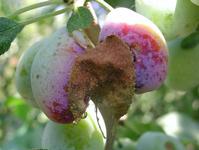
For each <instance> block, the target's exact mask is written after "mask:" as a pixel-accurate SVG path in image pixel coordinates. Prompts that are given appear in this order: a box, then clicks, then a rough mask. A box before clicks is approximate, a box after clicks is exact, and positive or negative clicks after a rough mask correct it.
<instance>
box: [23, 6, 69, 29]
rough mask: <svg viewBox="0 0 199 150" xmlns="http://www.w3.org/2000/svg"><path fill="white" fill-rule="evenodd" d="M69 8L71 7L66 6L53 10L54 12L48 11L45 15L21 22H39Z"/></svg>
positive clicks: (25, 23) (27, 23)
mask: <svg viewBox="0 0 199 150" xmlns="http://www.w3.org/2000/svg"><path fill="white" fill-rule="evenodd" d="M68 9H70V7H66V8H64V9H61V10H58V11H55V12H52V13H48V14H45V15H42V16H39V17H36V18H32V19H29V20H27V21H24V22H21V23H20V24H21V25H24V26H26V25H29V24H31V23H35V22H38V21H40V20H42V19H45V18H48V17H52V16H56V15H60V14H63V13H64V12H66V11H67V10H68Z"/></svg>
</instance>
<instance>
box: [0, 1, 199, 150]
mask: <svg viewBox="0 0 199 150" xmlns="http://www.w3.org/2000/svg"><path fill="white" fill-rule="evenodd" d="M13 1H14V2H13ZM107 1H108V2H110V4H112V5H113V6H128V7H129V8H131V9H133V8H134V0H124V1H120V0H107ZM34 2H35V1H34V0H0V16H6V15H7V14H10V13H12V12H13V9H18V8H21V7H22V6H25V5H28V4H31V3H34ZM37 2H38V1H37ZM13 4H14V5H13ZM53 9H55V8H54V7H53V8H46V9H45V10H42V11H52V10H53ZM42 11H41V10H38V11H37V12H36V14H37V13H38V14H39V13H42ZM33 14H34V15H35V13H33ZM27 17H31V13H30V15H29V16H23V17H22V18H27ZM17 19H18V20H20V19H21V18H17ZM65 20H66V16H63V15H61V17H60V16H57V17H55V18H52V19H47V20H44V21H41V22H38V23H35V24H32V25H30V26H27V27H26V28H25V29H24V30H23V32H22V33H21V34H20V35H19V36H18V38H17V39H16V40H15V41H14V43H12V46H11V48H10V51H9V52H7V53H6V54H4V55H3V56H1V57H0V150H27V149H31V148H41V143H40V142H41V137H42V132H43V128H44V126H45V124H46V122H47V118H46V117H45V116H44V115H43V114H42V113H41V112H40V111H39V110H38V109H35V108H33V107H31V106H29V105H28V104H27V103H25V101H24V100H23V99H22V98H21V97H20V96H19V94H18V93H17V91H16V88H15V81H14V80H15V78H14V77H15V68H16V65H17V62H18V60H19V56H20V55H21V54H22V52H23V51H25V50H26V49H27V48H28V47H29V46H30V45H31V44H33V43H34V42H35V41H38V40H40V39H41V38H42V37H44V36H46V35H49V34H50V33H51V32H52V31H53V30H55V29H56V28H58V27H59V26H64V25H65ZM117 131H118V132H117V140H116V142H115V150H130V149H131V150H133V149H136V144H137V142H138V143H139V141H140V140H142V139H141V137H142V135H144V134H146V132H149V131H150V133H152V134H153V132H154V133H156V132H158V133H163V135H165V136H164V137H167V135H170V136H173V137H175V138H177V139H179V140H180V142H181V143H182V144H183V145H184V146H185V149H186V150H198V149H199V87H195V88H194V89H192V90H190V91H187V92H180V91H175V90H171V89H169V88H168V87H166V86H165V85H163V86H162V87H161V88H160V89H158V90H157V91H153V92H149V93H146V94H142V95H137V96H135V98H134V100H133V103H132V106H131V108H130V109H129V112H128V114H127V116H126V118H125V119H124V120H121V121H120V124H119V126H118V130H117ZM151 140H153V137H151ZM171 142H172V141H171ZM166 150H170V149H169V148H168V149H166ZM172 150H173V149H172Z"/></svg>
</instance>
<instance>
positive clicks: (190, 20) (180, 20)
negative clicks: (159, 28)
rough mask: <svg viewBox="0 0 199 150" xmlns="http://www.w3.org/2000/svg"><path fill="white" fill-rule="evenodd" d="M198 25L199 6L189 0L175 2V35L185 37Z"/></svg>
mask: <svg viewBox="0 0 199 150" xmlns="http://www.w3.org/2000/svg"><path fill="white" fill-rule="evenodd" d="M198 25H199V6H198V5H195V4H194V3H192V2H191V1H190V0H178V1H177V4H176V9H175V14H174V19H173V32H174V33H175V37H186V36H188V35H189V34H191V33H192V32H194V31H195V30H196V29H197V27H198Z"/></svg>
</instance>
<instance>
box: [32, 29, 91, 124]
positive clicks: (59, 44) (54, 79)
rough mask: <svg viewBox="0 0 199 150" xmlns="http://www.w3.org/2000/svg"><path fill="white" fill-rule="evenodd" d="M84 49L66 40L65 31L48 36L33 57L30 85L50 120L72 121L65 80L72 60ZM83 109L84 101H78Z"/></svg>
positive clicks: (68, 38)
mask: <svg viewBox="0 0 199 150" xmlns="http://www.w3.org/2000/svg"><path fill="white" fill-rule="evenodd" d="M82 53H84V49H83V48H82V47H81V46H80V45H79V44H78V43H77V42H76V41H74V39H73V38H72V37H70V36H69V35H68V33H67V31H66V29H65V28H62V29H60V30H58V31H57V32H55V33H54V34H52V35H51V36H50V37H49V38H48V41H47V43H46V46H45V47H42V48H41V49H40V50H39V52H38V53H37V55H36V56H35V58H34V61H33V64H32V68H31V86H32V91H33V95H34V98H35V100H36V102H37V104H38V105H39V107H40V108H41V110H42V111H43V112H44V113H45V114H46V115H47V116H48V118H50V119H51V120H53V121H56V122H59V123H71V122H72V121H74V120H75V119H77V118H74V116H73V113H72V112H71V110H70V108H69V107H70V106H69V99H68V80H69V79H70V73H71V68H72V65H73V63H74V60H75V58H76V57H77V56H78V55H80V54H82ZM82 101H83V102H82V104H84V106H82V107H84V108H85V109H86V107H87V99H86V98H85V99H83V100H82Z"/></svg>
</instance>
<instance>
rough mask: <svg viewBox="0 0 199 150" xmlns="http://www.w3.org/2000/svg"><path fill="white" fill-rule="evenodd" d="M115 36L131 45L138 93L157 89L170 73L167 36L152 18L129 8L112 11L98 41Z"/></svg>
mask: <svg viewBox="0 0 199 150" xmlns="http://www.w3.org/2000/svg"><path fill="white" fill-rule="evenodd" d="M110 35H116V36H118V37H119V38H121V39H122V40H123V41H124V42H125V43H127V44H128V46H129V47H130V49H131V51H132V59H133V60H134V62H135V72H136V85H135V88H136V93H144V92H148V91H152V90H154V89H157V88H158V87H159V86H160V85H161V84H162V83H163V81H164V80H165V77H166V74H167V61H168V60H167V59H168V51H167V46H166V42H165V39H164V37H163V35H162V33H161V32H160V30H159V29H158V28H157V26H156V25H154V24H153V23H152V22H151V21H150V20H148V19H147V18H145V17H143V16H141V15H139V14H138V13H136V12H134V11H132V10H129V9H127V8H117V9H114V10H113V11H111V12H110V13H109V14H108V15H107V18H106V20H105V23H104V26H103V27H102V30H101V33H100V37H99V40H100V41H103V40H105V38H106V37H107V36H110Z"/></svg>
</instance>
